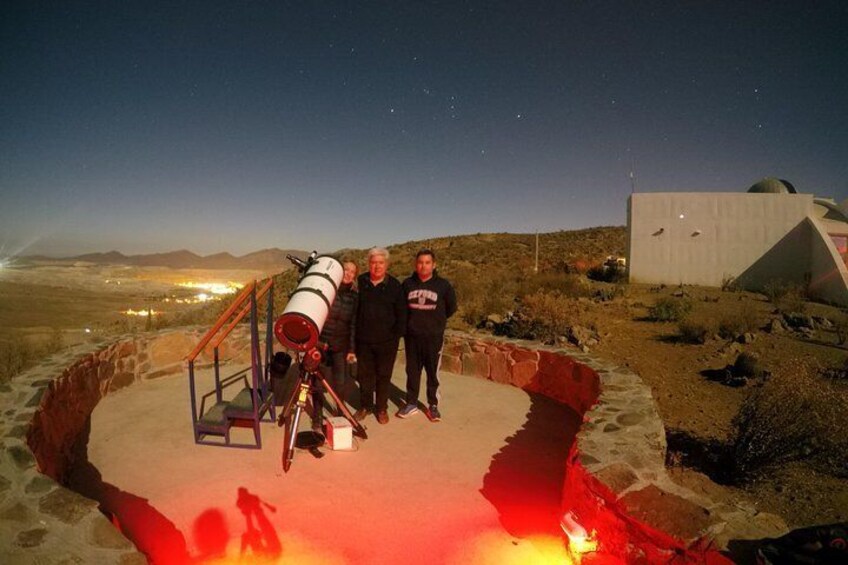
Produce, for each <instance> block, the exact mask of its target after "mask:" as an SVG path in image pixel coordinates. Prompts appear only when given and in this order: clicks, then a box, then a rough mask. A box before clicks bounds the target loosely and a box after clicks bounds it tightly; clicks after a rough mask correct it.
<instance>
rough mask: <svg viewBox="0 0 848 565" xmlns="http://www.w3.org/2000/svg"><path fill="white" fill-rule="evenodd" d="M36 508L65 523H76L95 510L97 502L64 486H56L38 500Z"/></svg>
mask: <svg viewBox="0 0 848 565" xmlns="http://www.w3.org/2000/svg"><path fill="white" fill-rule="evenodd" d="M38 509H39V511H41V512H42V513H43V514H48V515H50V516H53V517H54V518H56V519H57V520H60V521H62V522H64V523H66V524H77V523H78V522H79V521H80V520H82V519H83V518H84V517H85V516H87V515H88V514H89V512H92V511H96V509H97V502H95V501H93V500H90V499H88V498H85V497H84V496H82V495H79V494H77V493H75V492H73V491H70V490H68V489H66V488H57V489H55V490H53V491H51V492H50V493H49V494H47V495H45V496H43V497H42V498H41V500H39V501H38Z"/></svg>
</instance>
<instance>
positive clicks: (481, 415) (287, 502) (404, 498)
mask: <svg viewBox="0 0 848 565" xmlns="http://www.w3.org/2000/svg"><path fill="white" fill-rule="evenodd" d="M225 374H226V373H225ZM422 380H424V379H422ZM441 380H442V389H441V393H442V401H441V404H440V408H441V410H442V415H443V420H442V421H441V422H440V423H437V424H434V423H431V422H429V421H428V420H427V419H426V417H425V416H424V415H423V414H422V413H419V414H417V415H415V416H413V417H411V418H410V419H407V420H401V419H399V418H396V417H395V415H394V414H395V412H396V411H397V406H398V405H399V403H400V402H401V398H402V394H403V393H402V390H403V389H404V388H405V386H404V382H405V375H404V374H403V369H402V367H396V368H395V374H394V376H393V390H392V401H391V402H390V416H391V420H390V422H389V424H388V425H385V426H381V425H379V424H378V423H377V422H376V420H375V419H374V417H373V416H369V417H368V418H367V419H366V420H365V422H364V423H365V425H366V426H367V428H368V434H369V438H368V439H367V440H357V441H358V450H357V451H355V452H333V451H329V450H326V449H325V450H324V453H325V456H324V457H323V458H321V459H316V458H314V457H313V456H312V455H310V454H309V453H307V452H303V451H298V453H297V454H296V456H295V460H294V464H293V466H292V468H291V470H290V471H289V473H287V474H284V473H283V472H282V467H281V460H280V456H281V447H282V439H283V434H282V430H281V428H278V427H277V426H276V425H275V424H271V423H264V424H262V440H263V443H264V446H263V448H262V449H261V450H247V449H227V448H222V447H211V446H199V445H195V443H194V441H193V436H192V429H191V419H190V408H189V406H190V403H189V390H188V379H187V377H186V376H185V375H184V374H178V375H174V376H168V377H162V378H159V379H155V380H150V381H146V382H143V383H139V384H136V385H134V386H132V387H130V388H127V389H124V390H120V391H118V392H116V393H114V394H110V395H109V396H107V397H106V398H104V399H103V400H102V401H101V402H100V404H99V405H98V406H97V408H96V409H95V410H94V413H93V415H92V425H91V433H90V439H89V442H88V448H87V455H88V463H87V464H82V465H80V466H79V467H78V468H77V469H76V470H75V472H74V476H73V486H74V488H75V489H77V490H78V491H79V492H82V493H84V494H85V495H86V496H90V497H92V498H96V499H98V500H100V501H101V502H102V503H103V506H104V507H105V508H106V509H108V510H109V511H111V512H112V513H114V514H115V516H116V520H117V521H118V522H119V523H120V525H121V528H122V529H123V531H124V532H125V533H126V534H127V535H128V537H130V538H131V539H133V541H134V542H135V543H136V544H137V546H138V547H139V548H140V549H141V550H142V551H144V552H146V553H147V554H148V555H149V556H151V557H152V558H153V559H154V561H155V562H158V563H177V562H185V561H188V560H189V559H196V558H214V557H227V558H236V557H238V556H240V555H241V556H245V557H248V556H249V557H251V558H256V557H260V556H262V557H266V558H268V559H269V561H270V562H284V563H472V562H473V563H492V564H495V563H497V564H503V563H539V562H563V561H564V552H563V548H562V537H561V531H560V530H559V508H560V504H561V500H560V498H561V487H562V479H563V472H564V469H565V460H566V456H567V453H568V448H569V446H570V444H571V442H572V441H573V438H574V434H575V433H576V431H577V427H578V426H579V423H580V420H579V417H578V416H577V414H575V413H574V412H573V411H571V410H570V409H569V408H567V407H565V406H562V405H560V404H558V403H555V402H553V401H551V400H549V399H547V398H545V397H542V396H539V395H529V394H528V393H526V392H524V391H522V390H520V389H517V388H514V387H511V386H506V385H500V384H497V383H494V382H491V381H485V380H481V379H476V378H472V377H465V376H457V375H453V374H448V373H442V374H441ZM199 383H200V384H199V386H198V390H200V391H202V392H208V391H211V390H213V388H212V380H211V374H210V372H209V371H205V372H202V373H201V374H200V378H199ZM423 388H424V386H423V383H422V389H423ZM353 392H354V391H353V390H349V391H348V393H349V394H348V398H349V399H350V400H351V401H353V404H354V406H355V405H356V402H355V396H356V395H355V394H353ZM423 396H424V392H423V390H422V397H423ZM307 422H308V419H307V421H305V422H303V423H302V424H301V430H305V429H307V428H308V423H307ZM234 437H235V438H237V439H240V440H248V439H250V438H252V432H250V433H248V431H247V430H235V431H234ZM98 534H99V536H100V537H103V536H102V532H99V533H98V532H94V533H93V534H92V536H93V537H95V538H97V536H98ZM37 535H38V534H37V533H35V532H33V533H32V534H31V536H33V537H36V536H37ZM97 539H99V538H97ZM548 560H552V561H548Z"/></svg>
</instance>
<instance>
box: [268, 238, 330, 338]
mask: <svg viewBox="0 0 848 565" xmlns="http://www.w3.org/2000/svg"><path fill="white" fill-rule="evenodd" d="M343 276H344V268H343V267H342V264H341V263H339V262H338V261H336V260H335V259H334V258H332V257H330V256H329V255H320V256H318V257H317V258H316V259H315V261H313V262H312V264H311V265H310V266H309V268H308V269H307V270H306V272H305V273H304V274H303V276H302V277H301V278H300V281H299V282H298V285H297V288H295V290H294V292H293V293H292V294H291V297H289V303H288V304H286V307H285V309H284V310H283V314H282V315H281V316H280V317H279V318H278V319H277V321H276V323H275V324H274V335H275V336H277V339H278V340H279V341H280V343H282V344H283V345H284V346H286V347H288V348H290V349H294V350H297V351H309V350H310V349H312V348H313V347H315V345H316V344H317V343H318V336H319V335H321V330H322V329H323V328H324V322H326V321H327V315H328V314H329V313H330V308H331V307H332V305H333V301H334V300H335V299H336V293H337V292H338V290H339V285H340V284H341V282H342V277H343Z"/></svg>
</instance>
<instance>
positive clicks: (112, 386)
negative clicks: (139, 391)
mask: <svg viewBox="0 0 848 565" xmlns="http://www.w3.org/2000/svg"><path fill="white" fill-rule="evenodd" d="M134 382H135V375H134V374H132V373H118V374H117V375H115V376H114V377H112V380H111V381H110V382H109V392H115V391H116V390H120V389H122V388H125V387H128V386H130V385H131V384H133V383H134Z"/></svg>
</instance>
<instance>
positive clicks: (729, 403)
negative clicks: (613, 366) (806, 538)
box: [584, 285, 848, 527]
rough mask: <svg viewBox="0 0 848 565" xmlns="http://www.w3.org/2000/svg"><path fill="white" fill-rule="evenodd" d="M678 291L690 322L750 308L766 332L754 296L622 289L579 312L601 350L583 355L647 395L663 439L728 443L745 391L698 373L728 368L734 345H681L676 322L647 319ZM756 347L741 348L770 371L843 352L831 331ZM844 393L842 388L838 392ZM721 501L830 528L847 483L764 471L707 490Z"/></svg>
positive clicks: (812, 309)
mask: <svg viewBox="0 0 848 565" xmlns="http://www.w3.org/2000/svg"><path fill="white" fill-rule="evenodd" d="M681 291H683V292H685V294H686V297H687V298H688V299H689V300H691V301H692V303H693V310H692V313H691V314H690V316H692V317H694V318H698V319H710V320H713V321H714V322H717V321H720V320H722V319H724V318H726V317H728V316H732V315H733V314H734V313H735V312H738V311H739V309H740V308H743V307H746V308H747V307H750V308H753V309H754V310H755V311H756V312H757V315H758V318H759V320H761V322H762V325H765V324H766V323H767V322H768V320H769V319H770V317H773V315H774V306H773V305H772V304H771V303H769V302H768V301H767V300H766V299H765V298H764V297H763V296H762V295H759V294H753V293H746V292H722V291H721V290H719V289H710V288H699V287H685V288H683V289H679V288H677V287H671V288H664V289H657V288H652V287H649V286H640V285H630V286H629V287H628V291H627V296H626V297H625V298H621V299H617V300H614V301H611V302H605V303H586V304H585V305H584V306H585V319H586V321H588V322H589V323H593V324H595V325H596V326H597V327H598V330H599V332H600V334H601V335H602V339H601V343H600V344H599V345H598V346H596V347H593V348H592V353H593V354H596V355H598V356H600V357H603V358H606V359H610V360H612V361H614V362H616V363H619V364H621V365H626V366H628V367H630V368H631V369H633V370H634V371H635V372H636V373H638V374H639V375H640V376H641V377H642V379H643V380H644V381H645V382H646V383H647V384H648V385H649V386H651V388H652V390H653V395H654V399H655V400H656V402H657V406H658V408H659V411H660V414H661V416H662V418H663V421H664V423H665V425H666V429H667V431H670V432H672V433H673V432H683V433H685V434H686V435H690V436H693V437H695V438H697V439H700V440H704V441H706V442H712V441H717V442H727V441H728V440H729V439H730V438H731V435H732V433H733V426H732V420H733V417H734V416H735V415H736V413H737V412H738V410H739V407H740V405H741V404H742V402H743V400H744V399H745V398H746V397H747V396H748V395H749V394H751V391H752V390H753V386H754V385H753V384H749V385H748V386H745V387H741V388H733V387H729V386H726V385H724V384H721V383H719V382H715V381H713V380H710V379H709V378H707V377H705V376H704V374H702V371H704V370H710V369H722V368H724V367H725V366H726V365H728V364H731V363H733V361H734V360H735V358H736V356H737V355H738V351H737V350H735V349H733V348H732V347H733V343H732V342H729V341H728V340H723V339H711V340H709V341H707V343H705V344H703V345H693V344H687V343H681V342H680V340H679V339H678V337H677V336H678V333H679V332H678V328H677V323H675V322H665V323H663V322H652V321H649V320H647V316H648V307H649V306H651V305H653V304H654V303H655V301H656V300H657V299H659V298H660V297H662V296H670V295H672V293H679V292H681ZM807 308H808V313H810V314H812V315H820V316H825V317H829V318H830V319H833V320H835V319H837V318H838V317H839V316H841V315H842V313H841V312H840V311H839V309H837V308H834V307H830V306H826V305H822V304H813V303H808V305H807ZM754 333H755V335H756V338H755V341H754V342H753V343H750V344H746V345H744V347H742V349H744V350H745V351H748V352H752V353H754V354H756V355H757V356H758V357H759V358H760V360H761V361H762V363H763V366H764V367H765V368H766V369H767V370H770V371H772V372H780V371H792V370H797V369H798V367H802V368H803V366H805V365H809V366H836V365H841V364H842V363H843V362H844V361H845V359H846V355H848V350H846V348H845V347H844V346H842V345H840V344H838V339H837V336H836V332H835V331H834V330H832V329H827V330H826V329H819V330H816V332H815V335H814V336H813V337H812V338H804V337H800V336H799V335H798V334H795V333H793V332H785V333H780V334H770V333H767V332H765V331H756V332H754ZM843 390H844V391H845V393H846V394H848V388H846V389H843ZM678 471H679V473H678V474H679V475H680V474H683V475H685V474H687V473H688V476H687V477H685V479H681V481H684V480H685V481H689V482H691V483H693V484H700V486H699V487H698V488H704V489H710V488H712V487H711V486H709V485H706V484H705V481H706V480H707V479H706V477H705V476H704V475H701V474H700V473H698V472H697V471H696V470H695V469H692V468H687V467H683V468H681V469H679V470H678ZM722 492H723V493H724V495H726V496H728V497H731V498H732V497H740V496H741V497H744V498H748V499H749V500H750V501H751V502H753V503H754V504H756V505H757V507H758V508H760V509H761V510H764V511H768V512H773V513H776V514H779V515H781V516H782V517H783V518H784V519H785V520H786V521H787V523H788V524H789V525H790V526H792V527H801V526H806V525H813V524H820V523H831V522H836V521H844V520H846V519H848V480H845V479H839V478H835V477H831V476H828V475H823V474H822V473H819V472H816V471H815V470H813V469H811V468H809V467H808V466H806V465H804V463H803V462H801V463H798V464H793V465H791V466H786V467H782V468H776V469H770V470H768V472H767V473H766V474H765V475H764V476H762V477H760V478H759V479H758V480H757V481H756V482H754V483H752V484H748V485H745V486H742V487H738V488H730V487H727V488H724V490H723V491H722V490H721V489H719V490H718V491H716V494H717V495H719V496H720V495H721V494H722Z"/></svg>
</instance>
